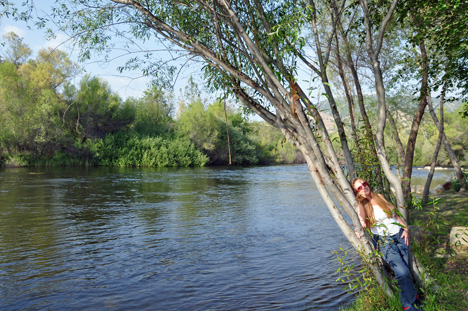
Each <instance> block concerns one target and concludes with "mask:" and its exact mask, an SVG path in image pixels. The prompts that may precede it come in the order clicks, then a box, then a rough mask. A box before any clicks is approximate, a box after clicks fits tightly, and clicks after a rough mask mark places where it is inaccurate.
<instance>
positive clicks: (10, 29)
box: [2, 25, 26, 38]
mask: <svg viewBox="0 0 468 311" xmlns="http://www.w3.org/2000/svg"><path fill="white" fill-rule="evenodd" d="M9 32H14V33H16V34H17V35H18V36H19V37H23V38H24V37H25V36H26V32H25V31H24V30H23V29H21V28H19V27H16V26H13V25H6V26H4V27H3V29H2V36H3V35H5V34H7V33H9Z"/></svg>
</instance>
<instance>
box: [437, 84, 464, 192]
mask: <svg viewBox="0 0 468 311" xmlns="http://www.w3.org/2000/svg"><path fill="white" fill-rule="evenodd" d="M442 95H443V97H442V96H441V99H440V107H439V109H440V110H441V111H440V120H437V116H436V114H435V112H434V108H433V106H432V101H429V112H430V114H431V117H432V120H433V121H434V123H435V125H436V126H437V128H438V130H439V132H440V133H441V135H442V141H443V143H444V146H445V150H446V151H447V153H448V155H449V157H450V160H451V161H452V165H453V168H454V169H455V174H456V176H457V179H458V182H459V183H460V185H462V187H464V186H465V179H464V178H463V172H462V170H461V167H460V163H459V162H458V159H457V156H456V155H455V152H454V151H453V149H452V146H451V145H450V142H449V141H448V139H447V136H446V135H445V130H444V121H443V103H444V97H445V96H444V95H445V85H444V88H443V90H442Z"/></svg>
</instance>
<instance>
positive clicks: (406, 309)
mask: <svg viewBox="0 0 468 311" xmlns="http://www.w3.org/2000/svg"><path fill="white" fill-rule="evenodd" d="M403 311H422V310H421V309H419V308H416V307H413V306H409V307H404V308H403Z"/></svg>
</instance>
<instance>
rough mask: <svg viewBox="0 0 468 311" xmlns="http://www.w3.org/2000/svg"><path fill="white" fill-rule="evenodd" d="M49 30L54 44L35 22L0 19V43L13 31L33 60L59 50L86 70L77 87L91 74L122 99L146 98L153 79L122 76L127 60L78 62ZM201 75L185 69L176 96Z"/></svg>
mask: <svg viewBox="0 0 468 311" xmlns="http://www.w3.org/2000/svg"><path fill="white" fill-rule="evenodd" d="M0 1H1V0H0ZM52 3H53V1H51V0H41V1H35V2H34V4H35V12H34V13H33V14H37V15H41V14H44V13H47V12H48V11H49V10H50V8H51V5H52ZM28 26H29V27H28ZM48 27H51V28H52V29H54V28H55V35H56V38H55V39H53V40H51V41H47V40H46V35H45V30H38V29H36V28H35V27H34V24H33V23H32V22H29V23H26V22H24V21H15V20H13V19H8V18H4V17H3V18H1V17H0V42H4V39H3V35H5V34H6V33H8V32H11V31H12V32H15V33H16V34H17V35H18V36H20V37H22V38H23V43H25V44H27V45H29V47H30V48H31V49H32V50H33V55H32V56H31V57H32V58H34V57H35V56H36V55H37V52H38V51H39V50H41V49H43V48H48V47H51V48H57V47H58V48H59V49H60V50H62V51H64V52H66V53H67V54H68V55H69V57H70V59H71V60H73V61H75V62H76V63H78V64H79V65H80V66H81V67H82V68H83V72H82V73H81V74H80V75H79V76H77V77H76V78H75V81H74V84H75V85H78V83H79V81H80V80H81V78H82V77H83V76H84V75H85V74H90V75H92V76H98V77H100V78H102V79H103V80H105V81H107V82H108V83H109V85H110V86H111V89H112V90H113V91H114V92H116V93H118V94H119V95H120V96H121V97H122V98H123V99H126V98H128V97H135V98H139V97H141V96H142V95H143V92H144V91H145V90H146V89H147V87H148V84H149V82H150V79H149V78H148V77H143V76H142V74H141V72H140V71H139V70H135V71H124V72H123V73H120V72H119V71H118V70H117V67H119V66H122V65H124V63H125V58H124V57H115V58H114V59H113V57H111V61H110V62H102V61H100V59H93V60H92V61H87V62H86V63H79V62H78V51H77V50H76V49H71V46H70V45H69V44H67V40H68V36H66V35H65V34H64V33H62V32H60V31H58V30H57V28H56V27H54V25H48ZM1 52H3V48H2V47H1V46H0V54H1ZM199 73H200V70H199V68H196V66H195V68H194V67H193V66H192V67H185V68H184V69H183V70H181V72H180V74H179V76H178V79H177V80H176V84H175V85H174V92H175V94H176V96H177V94H179V93H180V90H182V89H183V88H185V85H186V84H187V81H188V79H189V77H190V76H193V77H194V79H195V81H196V82H197V83H198V84H199V85H201V84H202V82H201V81H200V80H199V78H197V75H199Z"/></svg>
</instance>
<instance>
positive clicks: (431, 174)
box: [422, 88, 445, 203]
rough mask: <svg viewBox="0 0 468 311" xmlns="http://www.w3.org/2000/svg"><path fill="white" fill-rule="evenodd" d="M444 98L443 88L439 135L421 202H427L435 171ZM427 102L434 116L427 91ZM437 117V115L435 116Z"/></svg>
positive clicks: (440, 136) (442, 128)
mask: <svg viewBox="0 0 468 311" xmlns="http://www.w3.org/2000/svg"><path fill="white" fill-rule="evenodd" d="M444 99H445V88H444V90H443V91H442V95H441V96H440V106H439V109H440V124H439V126H438V128H439V137H438V138H437V145H436V147H435V150H434V155H433V156H432V162H431V169H430V170H429V174H428V176H427V179H426V184H425V185H424V190H423V194H422V202H423V203H427V201H428V197H429V188H430V186H431V182H432V177H433V176H434V171H435V166H436V163H437V157H438V156H439V151H440V146H441V145H442V137H443V136H444ZM427 101H428V104H429V111H430V113H431V116H433V118H434V117H436V116H435V113H434V107H433V105H432V97H431V94H430V93H429V96H428V98H427ZM436 119H437V117H436Z"/></svg>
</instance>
